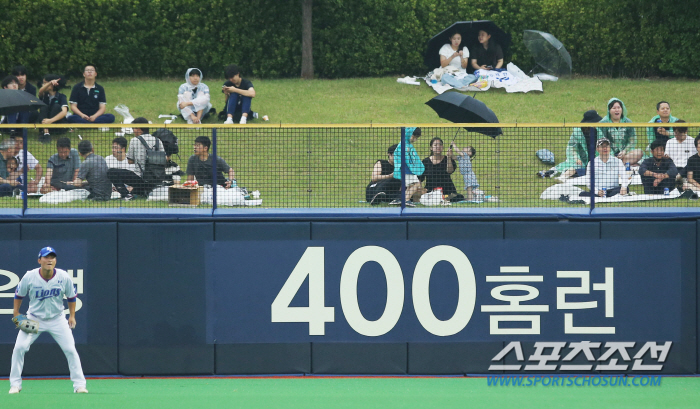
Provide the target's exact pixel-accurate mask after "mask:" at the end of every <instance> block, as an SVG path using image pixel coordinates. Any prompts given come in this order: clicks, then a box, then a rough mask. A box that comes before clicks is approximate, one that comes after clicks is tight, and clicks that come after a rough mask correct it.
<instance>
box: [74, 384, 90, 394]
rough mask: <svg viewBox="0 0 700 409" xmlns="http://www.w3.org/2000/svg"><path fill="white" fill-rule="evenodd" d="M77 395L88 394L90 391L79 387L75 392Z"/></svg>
mask: <svg viewBox="0 0 700 409" xmlns="http://www.w3.org/2000/svg"><path fill="white" fill-rule="evenodd" d="M74 392H75V393H88V390H87V389H85V387H84V386H81V387H79V388H78V389H76V390H75V391H74Z"/></svg>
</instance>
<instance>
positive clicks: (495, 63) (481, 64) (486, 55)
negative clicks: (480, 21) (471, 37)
mask: <svg viewBox="0 0 700 409" xmlns="http://www.w3.org/2000/svg"><path fill="white" fill-rule="evenodd" d="M478 39H479V45H477V46H476V49H474V55H473V56H472V68H474V69H475V70H491V69H494V68H501V67H503V50H502V49H501V46H500V45H498V43H496V42H495V41H491V33H489V32H488V31H486V30H485V29H481V30H479V37H478Z"/></svg>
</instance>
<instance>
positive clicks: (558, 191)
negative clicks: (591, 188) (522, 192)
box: [540, 184, 681, 204]
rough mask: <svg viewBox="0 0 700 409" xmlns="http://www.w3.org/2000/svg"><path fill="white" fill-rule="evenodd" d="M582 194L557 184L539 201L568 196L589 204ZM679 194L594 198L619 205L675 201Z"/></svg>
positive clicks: (677, 192)
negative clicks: (651, 201) (650, 201)
mask: <svg viewBox="0 0 700 409" xmlns="http://www.w3.org/2000/svg"><path fill="white" fill-rule="evenodd" d="M581 192H583V190H582V189H580V188H578V187H576V186H573V185H569V184H557V185H554V186H550V187H548V188H547V189H545V191H544V192H542V194H541V195H540V199H544V200H559V198H560V197H561V196H562V195H563V196H569V200H582V201H583V202H584V203H586V204H591V198H590V196H579V193H581ZM680 195H681V193H680V192H679V191H678V189H673V191H671V192H670V193H669V194H668V195H663V194H662V195H647V194H643V195H637V194H634V193H633V194H629V195H615V196H611V197H598V196H596V198H595V202H596V203H620V202H640V201H647V200H666V199H675V198H677V197H680Z"/></svg>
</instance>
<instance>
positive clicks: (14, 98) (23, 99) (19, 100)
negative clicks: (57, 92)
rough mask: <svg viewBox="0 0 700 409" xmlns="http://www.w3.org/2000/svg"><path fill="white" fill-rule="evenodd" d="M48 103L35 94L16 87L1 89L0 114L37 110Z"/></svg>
mask: <svg viewBox="0 0 700 409" xmlns="http://www.w3.org/2000/svg"><path fill="white" fill-rule="evenodd" d="M45 106H46V104H44V103H43V102H41V100H40V99H39V98H37V97H35V96H34V95H32V94H30V93H28V92H24V91H19V90H16V89H0V115H8V114H14V113H16V112H23V111H32V110H37V109H39V108H41V107H45Z"/></svg>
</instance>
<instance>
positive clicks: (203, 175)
mask: <svg viewBox="0 0 700 409" xmlns="http://www.w3.org/2000/svg"><path fill="white" fill-rule="evenodd" d="M210 146H211V140H210V139H209V137H207V136H198V137H197V138H196V139H195V140H194V155H192V156H190V159H189V160H188V161H187V180H195V179H196V180H197V182H199V184H200V185H209V186H212V185H214V180H213V179H214V177H213V172H212V167H213V164H212V155H210V154H209V147H210ZM216 172H217V174H216V184H217V185H220V186H223V187H225V188H226V189H228V188H230V187H232V186H236V175H235V173H234V172H233V168H232V167H230V166H229V165H228V164H227V163H226V161H225V160H223V159H222V158H221V157H218V156H217V157H216ZM224 172H226V173H228V178H226V177H224Z"/></svg>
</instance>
